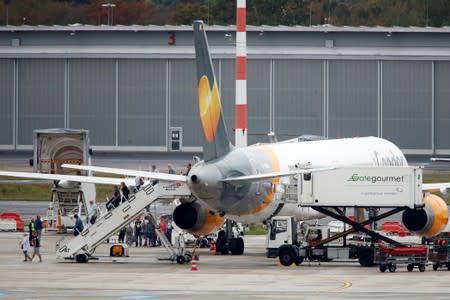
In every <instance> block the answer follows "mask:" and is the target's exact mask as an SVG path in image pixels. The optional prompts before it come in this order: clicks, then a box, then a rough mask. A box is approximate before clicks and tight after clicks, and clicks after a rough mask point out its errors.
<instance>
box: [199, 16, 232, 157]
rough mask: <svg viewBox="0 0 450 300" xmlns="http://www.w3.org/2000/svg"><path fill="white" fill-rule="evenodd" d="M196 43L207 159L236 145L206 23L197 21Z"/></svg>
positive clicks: (220, 154) (201, 114)
mask: <svg viewBox="0 0 450 300" xmlns="http://www.w3.org/2000/svg"><path fill="white" fill-rule="evenodd" d="M193 27H194V43H195V55H196V61H197V84H198V101H199V103H198V104H199V110H200V111H199V113H200V121H201V125H202V128H203V134H204V139H203V159H204V160H205V161H209V160H212V159H215V158H217V157H221V156H223V155H225V154H227V153H228V152H230V151H231V150H232V148H233V145H232V144H231V143H230V140H229V138H228V133H227V128H226V126H225V121H224V119H223V114H222V105H221V102H220V95H219V89H218V86H217V81H216V77H215V75H214V68H213V64H212V60H211V56H210V54H209V47H208V40H207V38H206V33H205V25H204V24H203V22H202V21H194V24H193Z"/></svg>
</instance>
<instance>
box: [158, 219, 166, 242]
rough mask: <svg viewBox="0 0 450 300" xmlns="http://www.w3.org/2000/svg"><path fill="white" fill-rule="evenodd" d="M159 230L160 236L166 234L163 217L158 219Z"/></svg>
mask: <svg viewBox="0 0 450 300" xmlns="http://www.w3.org/2000/svg"><path fill="white" fill-rule="evenodd" d="M159 230H161V233H162V234H164V235H166V232H167V224H166V220H165V219H164V218H163V217H161V218H160V219H159ZM159 240H160V241H159V243H160V245H161V237H160V238H159Z"/></svg>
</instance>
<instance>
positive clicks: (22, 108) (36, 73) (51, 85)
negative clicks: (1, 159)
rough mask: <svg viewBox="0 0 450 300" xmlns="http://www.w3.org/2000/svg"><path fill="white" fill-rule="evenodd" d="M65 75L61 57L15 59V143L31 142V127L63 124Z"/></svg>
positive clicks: (48, 126)
mask: <svg viewBox="0 0 450 300" xmlns="http://www.w3.org/2000/svg"><path fill="white" fill-rule="evenodd" d="M64 78H65V77H64V60H61V59H22V60H19V61H18V99H17V100H18V102H17V105H18V106H17V107H18V122H17V126H18V128H17V132H18V141H17V143H18V144H20V145H29V144H32V143H33V130H34V129H42V128H63V127H64Z"/></svg>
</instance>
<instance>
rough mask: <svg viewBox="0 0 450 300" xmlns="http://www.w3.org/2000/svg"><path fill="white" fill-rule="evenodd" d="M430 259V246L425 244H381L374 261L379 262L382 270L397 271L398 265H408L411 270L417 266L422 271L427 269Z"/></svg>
mask: <svg viewBox="0 0 450 300" xmlns="http://www.w3.org/2000/svg"><path fill="white" fill-rule="evenodd" d="M427 261H428V247H427V246H424V245H417V246H416V245H415V246H410V247H405V246H380V247H378V248H377V249H376V252H375V259H374V263H376V264H379V268H380V271H381V272H386V270H389V272H395V270H396V269H397V265H407V266H406V268H407V270H408V271H409V272H411V271H412V270H414V267H417V268H418V269H419V271H420V272H424V271H425V265H426V263H427Z"/></svg>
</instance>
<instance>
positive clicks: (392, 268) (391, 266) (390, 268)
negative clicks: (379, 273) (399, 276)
mask: <svg viewBox="0 0 450 300" xmlns="http://www.w3.org/2000/svg"><path fill="white" fill-rule="evenodd" d="M388 269H389V272H391V273H393V272H395V270H397V267H396V266H395V265H394V264H390V265H389V267H388Z"/></svg>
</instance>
